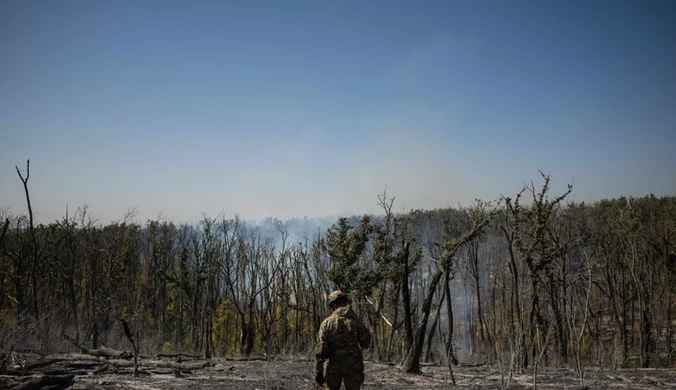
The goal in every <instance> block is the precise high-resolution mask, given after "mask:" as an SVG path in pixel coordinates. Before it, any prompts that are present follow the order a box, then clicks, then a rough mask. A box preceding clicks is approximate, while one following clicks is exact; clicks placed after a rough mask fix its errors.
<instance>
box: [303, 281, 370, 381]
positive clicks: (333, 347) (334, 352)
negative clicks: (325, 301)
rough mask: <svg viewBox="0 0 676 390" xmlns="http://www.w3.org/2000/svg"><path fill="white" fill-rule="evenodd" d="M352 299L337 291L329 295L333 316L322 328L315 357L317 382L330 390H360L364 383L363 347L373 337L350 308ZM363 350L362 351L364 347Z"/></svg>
mask: <svg viewBox="0 0 676 390" xmlns="http://www.w3.org/2000/svg"><path fill="white" fill-rule="evenodd" d="M350 303H351V302H350V299H349V297H348V296H347V295H346V294H344V293H343V292H342V291H340V290H337V291H334V292H332V293H331V294H329V306H330V307H331V309H333V313H332V314H331V315H330V316H329V317H328V318H326V319H325V320H324V321H323V322H322V325H321V326H320V327H319V337H318V339H319V340H318V344H317V350H316V353H315V358H316V359H317V365H316V369H315V370H316V376H315V380H316V381H317V383H318V384H319V385H320V386H322V385H323V384H324V383H326V386H327V387H328V388H329V390H338V389H340V383H341V382H344V383H345V388H346V389H347V390H359V388H360V387H361V385H362V383H364V357H363V356H362V351H361V348H367V347H368V346H369V345H370V344H371V334H370V333H369V331H368V329H366V326H364V323H363V322H362V321H361V320H360V319H359V317H357V315H356V314H355V312H354V311H353V310H352V307H351V306H350ZM360 347H361V348H360Z"/></svg>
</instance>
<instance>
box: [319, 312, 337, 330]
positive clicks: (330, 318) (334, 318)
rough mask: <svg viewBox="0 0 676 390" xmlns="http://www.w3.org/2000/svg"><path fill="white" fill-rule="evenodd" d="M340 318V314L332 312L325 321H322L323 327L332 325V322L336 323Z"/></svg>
mask: <svg viewBox="0 0 676 390" xmlns="http://www.w3.org/2000/svg"><path fill="white" fill-rule="evenodd" d="M337 320H338V316H337V315H335V314H331V315H330V316H328V317H326V318H324V321H322V324H321V327H322V328H325V327H327V326H330V325H331V324H334V323H335V322H336V321H337Z"/></svg>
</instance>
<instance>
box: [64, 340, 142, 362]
mask: <svg viewBox="0 0 676 390" xmlns="http://www.w3.org/2000/svg"><path fill="white" fill-rule="evenodd" d="M63 337H64V338H65V339H66V340H68V341H70V342H71V344H73V345H74V346H76V347H78V348H80V351H82V353H86V354H87V355H92V356H98V357H104V358H106V359H131V358H132V357H134V355H133V354H132V353H131V352H128V351H118V350H117V349H112V348H106V347H101V348H99V349H89V348H87V347H85V346H84V345H80V344H79V343H77V342H76V341H75V340H73V339H72V338H70V337H69V336H68V335H63Z"/></svg>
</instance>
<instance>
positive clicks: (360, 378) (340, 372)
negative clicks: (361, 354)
mask: <svg viewBox="0 0 676 390" xmlns="http://www.w3.org/2000/svg"><path fill="white" fill-rule="evenodd" d="M341 383H344V384H345V389H347V390H359V389H360V388H361V385H362V384H363V383H364V363H363V362H362V361H356V362H350V361H348V362H345V361H343V362H339V361H336V360H334V361H331V360H329V361H327V362H325V363H324V384H325V385H326V388H328V389H329V390H339V389H340V385H341Z"/></svg>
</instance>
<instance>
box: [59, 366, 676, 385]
mask: <svg viewBox="0 0 676 390" xmlns="http://www.w3.org/2000/svg"><path fill="white" fill-rule="evenodd" d="M196 362H205V363H206V361H203V360H199V361H198V360H196V361H193V363H196ZM209 362H210V365H209V366H208V367H205V368H203V369H198V370H194V371H189V372H185V373H182V374H181V375H182V377H179V378H177V377H176V375H175V372H174V370H172V369H155V370H148V369H145V368H144V369H143V371H142V373H141V375H140V376H139V377H134V376H133V368H132V369H130V368H121V369H120V368H118V369H111V370H108V371H107V372H104V373H100V374H93V373H91V372H89V373H82V372H80V373H79V374H80V375H77V376H76V377H75V381H74V384H73V385H72V387H70V388H72V389H147V390H151V389H190V390H197V389H222V390H230V389H233V390H234V389H237V390H264V389H265V390H273V389H276V390H283V389H284V390H286V389H288V390H303V389H308V390H309V389H317V388H318V387H317V385H316V384H315V383H314V364H313V362H311V361H308V360H307V359H303V360H300V359H299V360H293V359H286V360H274V361H260V360H259V361H232V360H228V359H211V360H209ZM365 366H366V381H365V383H364V386H362V389H383V390H394V389H397V390H398V389H451V388H459V389H469V388H497V389H499V388H501V375H500V371H499V369H498V368H497V367H489V366H487V365H483V366H462V365H461V366H455V367H453V372H454V375H455V379H456V386H452V384H451V380H450V376H449V372H448V369H447V368H446V367H445V366H435V365H426V366H424V367H423V375H410V374H404V373H402V372H400V371H399V369H398V368H397V367H396V366H394V365H389V364H381V363H372V362H366V363H365ZM585 377H586V381H585V385H586V386H587V387H588V388H589V389H613V388H617V389H653V388H655V389H670V388H672V389H673V388H676V369H626V368H625V369H616V370H612V369H606V368H598V367H588V368H586V375H585ZM537 384H538V388H540V389H580V388H581V386H580V382H579V380H578V375H577V373H576V372H575V371H574V370H572V369H554V368H543V369H540V370H539V373H538V378H537ZM510 388H512V389H526V388H528V389H531V388H533V376H532V372H524V373H518V374H515V375H514V377H513V379H512V381H511V383H510Z"/></svg>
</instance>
